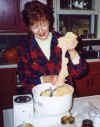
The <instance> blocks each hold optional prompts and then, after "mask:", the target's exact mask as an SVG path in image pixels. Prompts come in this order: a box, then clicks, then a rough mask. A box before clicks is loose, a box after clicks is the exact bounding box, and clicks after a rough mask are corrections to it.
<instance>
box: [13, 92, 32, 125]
mask: <svg viewBox="0 0 100 127" xmlns="http://www.w3.org/2000/svg"><path fill="white" fill-rule="evenodd" d="M13 111H14V127H17V126H19V125H21V124H24V123H30V124H32V123H33V99H32V95H30V94H26V95H16V96H14V97H13Z"/></svg>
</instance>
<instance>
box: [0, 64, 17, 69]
mask: <svg viewBox="0 0 100 127" xmlns="http://www.w3.org/2000/svg"><path fill="white" fill-rule="evenodd" d="M4 68H17V64H2V65H0V69H4Z"/></svg>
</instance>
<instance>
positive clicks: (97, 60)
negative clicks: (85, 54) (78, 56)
mask: <svg viewBox="0 0 100 127" xmlns="http://www.w3.org/2000/svg"><path fill="white" fill-rule="evenodd" d="M86 61H87V62H100V58H96V59H86Z"/></svg>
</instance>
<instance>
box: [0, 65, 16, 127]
mask: <svg viewBox="0 0 100 127" xmlns="http://www.w3.org/2000/svg"><path fill="white" fill-rule="evenodd" d="M8 66H9V65H8ZM0 67H1V66H0ZM13 95H16V68H0V127H3V109H7V108H12V107H13Z"/></svg>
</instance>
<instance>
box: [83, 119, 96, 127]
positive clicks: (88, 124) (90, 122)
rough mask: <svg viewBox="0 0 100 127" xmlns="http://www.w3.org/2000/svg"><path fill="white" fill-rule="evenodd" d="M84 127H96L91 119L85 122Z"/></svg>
mask: <svg viewBox="0 0 100 127" xmlns="http://www.w3.org/2000/svg"><path fill="white" fill-rule="evenodd" d="M82 127H94V126H93V122H92V120H90V119H85V120H83V122H82Z"/></svg>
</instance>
